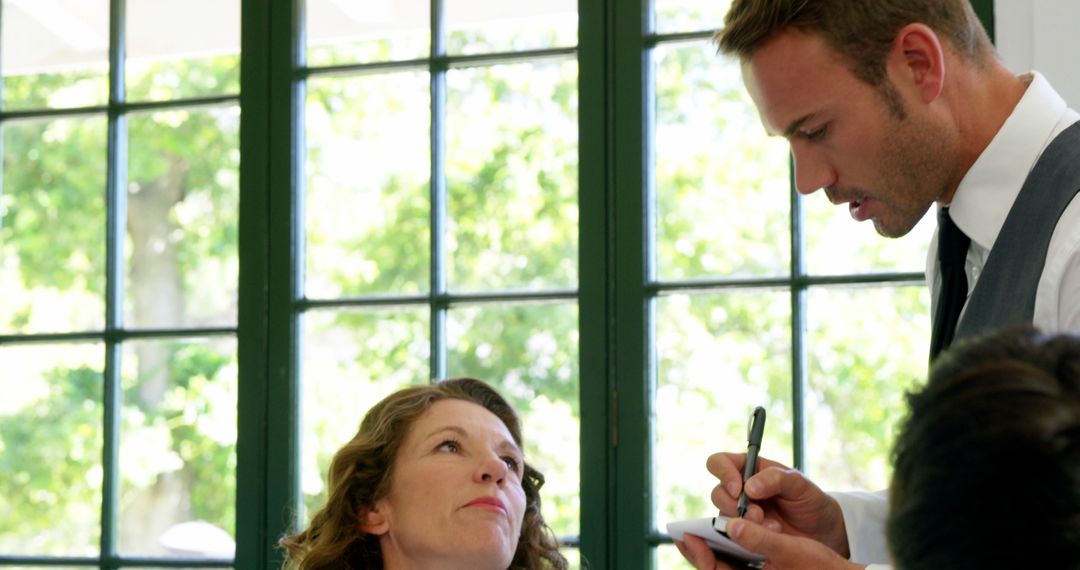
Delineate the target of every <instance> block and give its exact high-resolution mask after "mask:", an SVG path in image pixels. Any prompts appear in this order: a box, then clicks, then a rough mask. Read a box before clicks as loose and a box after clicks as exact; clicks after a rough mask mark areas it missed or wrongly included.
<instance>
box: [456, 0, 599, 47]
mask: <svg viewBox="0 0 1080 570" xmlns="http://www.w3.org/2000/svg"><path fill="white" fill-rule="evenodd" d="M444 6H445V9H446V32H447V41H446V51H447V53H450V54H476V53H490V52H499V51H524V50H530V49H543V48H551V47H568V46H575V45H577V29H578V22H577V2H575V1H574V0H546V1H544V2H504V1H502V0H451V1H449V2H445V3H444Z"/></svg>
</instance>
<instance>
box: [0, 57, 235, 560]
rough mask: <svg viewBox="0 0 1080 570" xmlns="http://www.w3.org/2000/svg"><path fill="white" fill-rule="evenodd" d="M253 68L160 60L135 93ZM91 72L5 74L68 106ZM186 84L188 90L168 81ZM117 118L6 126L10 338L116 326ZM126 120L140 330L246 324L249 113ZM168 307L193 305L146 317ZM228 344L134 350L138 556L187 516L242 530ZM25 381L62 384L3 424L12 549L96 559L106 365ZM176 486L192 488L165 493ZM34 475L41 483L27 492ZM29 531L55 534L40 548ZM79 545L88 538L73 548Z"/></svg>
mask: <svg viewBox="0 0 1080 570" xmlns="http://www.w3.org/2000/svg"><path fill="white" fill-rule="evenodd" d="M237 63H238V60H237V58H236V57H231V58H219V59H216V60H213V61H210V62H206V61H186V62H171V63H168V64H161V66H160V68H159V69H155V67H154V66H153V65H150V66H148V67H145V68H144V70H143V71H145V73H144V74H143V75H140V77H139V78H137V80H133V81H132V82H131V83H130V84H129V86H128V87H129V94H131V95H132V96H138V97H143V96H145V97H158V98H165V97H169V96H177V95H191V94H196V93H200V94H204V93H205V92H206V90H207V89H212V88H213V86H215V85H216V86H219V87H221V86H224V87H225V88H228V89H231V90H235V89H236V78H237ZM87 81H91V79H85V78H80V77H78V76H75V77H73V76H71V75H70V74H52V75H38V76H21V77H20V76H14V77H5V98H6V99H10V98H12V97H16V96H17V97H19V98H20V101H19V103H20V104H21V105H16V106H27V107H30V106H36V107H48V106H55V105H59V104H62V103H61V102H62V101H65V100H67V99H70V91H71V90H78V89H83V88H84V87H85V85H84V84H85V83H86V82H87ZM184 82H187V83H186V85H187V86H188V87H184V88H180V89H174V90H172V91H167V90H166V89H165V87H166V86H167V85H168V84H174V85H179V84H182V83H184ZM105 125H106V123H105V121H104V118H103V117H89V118H68V119H56V120H32V121H20V122H13V123H9V124H6V125H5V127H4V145H3V151H4V186H3V189H4V193H3V196H2V197H0V199H2V202H0V205H2V209H0V214H2V215H3V218H2V222H0V244H3V245H0V261H4V262H5V263H0V266H2V267H4V268H5V269H6V270H7V271H8V273H7V274H6V275H7V276H8V277H7V279H8V280H7V281H4V280H0V287H6V288H7V289H5V293H6V295H7V296H8V298H11V299H14V305H15V306H16V307H19V310H18V311H15V312H14V313H8V314H5V313H4V312H3V311H0V319H4V320H6V322H0V330H4V331H12V332H39V331H41V330H42V329H43V328H44V329H45V330H47V331H48V332H66V331H69V330H86V329H90V330H100V328H101V327H102V326H103V324H104V320H103V318H102V316H103V314H104V301H103V297H104V293H105V277H104V276H105V273H106V270H105V231H106V228H105V208H106V203H107V198H106V187H105V164H106V155H105V136H106V128H105ZM126 125H127V130H126V132H124V133H122V134H124V135H126V136H127V137H128V138H127V141H128V149H129V155H128V157H129V162H128V164H127V172H128V173H129V180H128V186H127V187H126V190H127V191H128V204H127V206H128V207H127V213H128V219H127V229H128V234H127V237H128V240H127V243H126V246H127V253H128V256H127V263H126V265H127V270H128V279H127V280H126V286H127V292H126V297H127V298H128V301H129V306H128V308H127V321H128V322H127V324H128V326H136V327H138V326H158V327H176V326H187V325H190V324H192V323H204V324H206V323H213V324H230V323H235V322H236V312H235V311H236V290H235V283H236V276H235V273H236V259H237V251H236V243H237V212H238V208H237V199H238V195H237V167H238V164H239V155H238V148H237V141H236V131H237V128H238V113H237V112H236V110H235V108H232V109H229V108H224V109H221V108H208V109H171V110H161V111H155V112H152V113H149V114H136V115H129V116H128V117H127V121H126ZM148 199H149V201H150V202H148ZM148 203H153V206H154V207H153V208H149V207H147V204H148ZM144 228H146V232H144ZM148 264H153V265H148ZM11 275H14V278H12V277H11ZM163 275H164V276H166V278H168V277H169V276H175V280H176V281H177V283H176V284H175V286H163V285H167V283H163V277H162V276H163ZM230 284H231V286H230ZM49 291H55V296H56V297H57V298H61V299H62V298H66V297H72V296H74V298H76V299H77V300H83V299H87V298H88V299H90V302H91V303H92V306H95V307H96V309H95V310H94V311H92V312H93V313H96V315H95V316H94V317H92V318H89V319H86V320H85V321H75V322H72V321H71V319H70V317H67V320H65V317H64V316H63V315H60V317H59V318H49V317H47V315H52V314H55V313H61V312H63V307H64V305H63V304H61V308H59V309H58V308H57V307H53V306H48V305H45V304H43V303H40V302H36V300H38V299H40V298H41V296H42V295H44V294H46V292H49ZM140 299H147V300H148V301H147V302H145V303H142V302H140ZM70 304H71V305H76V304H78V303H77V302H72V303H70ZM154 306H165V307H179V310H178V311H177V312H176V314H177V315H179V316H178V317H177V318H176V319H173V320H170V321H168V322H155V318H156V317H154V316H151V315H149V314H148V313H149V311H148V309H146V307H154ZM43 315H46V316H43ZM34 322H41V323H45V324H44V325H42V326H36V325H34V324H33V323H34ZM226 344H227V346H226V347H225V348H224V349H223V348H221V347H218V346H215V345H214V344H211V343H206V342H190V343H160V342H158V343H152V342H134V343H131V344H129V345H126V348H128V349H129V350H126V351H125V352H124V358H125V362H124V364H123V366H124V372H123V376H124V379H125V380H124V382H125V390H124V396H123V399H122V402H123V405H122V408H121V409H120V410H119V411H118V413H119V414H120V418H121V424H122V426H123V427H122V433H121V437H120V441H119V444H120V464H121V466H122V467H121V472H120V478H121V479H120V481H121V497H120V501H121V505H120V507H121V509H120V521H119V522H120V548H121V550H122V551H123V552H126V553H140V554H162V553H164V552H162V551H161V549H160V546H159V545H158V544H157V543H156V536H157V534H158V533H160V531H161V530H163V528H165V527H167V526H168V525H169V524H172V523H175V522H182V521H183V520H188V519H202V520H206V521H208V522H210V523H212V524H215V525H217V526H219V527H222V528H225V529H227V530H229V531H230V532H231V531H232V529H234V527H235V487H236V481H235V438H236V421H235V417H236V394H235V391H236V368H235V358H236V357H235V343H232V344H231V345H229V343H226ZM223 350H224V352H223ZM24 380H25V381H26V382H28V383H29V384H30V385H31V386H33V385H38V384H44V385H47V386H48V387H49V390H50V392H49V395H48V396H47V397H46V398H42V399H41V400H38V401H36V403H34V404H31V405H27V406H25V407H23V408H21V409H18V410H13V411H11V412H10V413H7V414H4V415H2V416H0V424H2V425H3V429H2V430H0V461H2V462H7V461H14V462H18V464H19V465H20V467H18V468H13V469H12V470H11V471H8V470H6V469H5V472H11V473H16V472H19V473H23V475H20V476H18V477H13V478H4V481H3V482H0V487H7V488H6V489H3V490H2V491H0V492H2V493H3V495H4V496H5V497H10V498H11V499H10V503H9V504H10V506H11V509H0V511H2V512H0V516H9V517H11V518H12V520H15V519H17V520H18V521H19V522H18V523H17V524H14V523H13V524H2V523H0V528H2V529H9V530H3V531H0V541H5V540H6V539H8V538H10V537H18V538H17V539H16V540H15V541H16V544H15V545H13V546H12V548H11V549H8V550H7V551H8V552H12V553H37V554H43V553H50V554H56V553H61V554H67V553H78V554H93V553H94V552H96V549H97V546H98V544H97V539H96V538H95V537H96V536H97V533H98V532H99V528H100V505H101V495H100V493H101V469H102V467H101V453H102V431H101V425H102V417H101V414H102V410H103V405H104V403H103V400H102V379H101V374H100V372H91V371H90V370H89V369H87V368H85V367H70V366H67V365H63V364H59V363H58V364H57V365H56V366H55V367H54V368H52V370H51V371H49V372H48V373H47V374H44V375H42V376H39V377H30V378H26V379H24ZM91 426H92V427H91ZM49 453H53V454H55V453H59V454H60V456H59V457H46V456H45V455H46V454H49ZM148 458H165V459H166V460H163V461H160V462H153V461H149V460H147V459H148ZM95 474H96V475H95ZM27 478H29V479H27ZM166 479H168V480H171V481H174V482H175V483H173V484H170V485H163V481H165V480H166ZM80 481H81V484H80V483H79V482H80ZM27 485H29V488H31V489H38V490H39V491H37V492H34V493H23V492H21V490H25V489H26V488H28V487H27ZM163 494H164V495H163ZM162 496H168V497H171V500H172V503H171V504H172V505H173V506H172V507H171V508H168V509H164V510H163V509H161V508H158V507H154V504H164V503H167V502H168V501H167V500H166V501H162V500H161V497H162ZM35 501H37V502H40V501H48V503H49V508H48V509H41V508H37V507H38V506H39V505H37V504H36V503H35ZM177 505H178V506H177ZM170 510H171V512H169V511H170ZM16 529H17V531H16ZM13 532H17V535H12V534H11V533H13ZM88 532H90V533H92V534H93V537H90V538H87V536H86V535H87V533H88ZM26 537H41V538H40V540H41V541H44V542H43V543H42V544H38V545H35V544H34V543H33V542H27V541H26V540H25V539H26ZM68 543H74V544H81V545H84V548H83V549H82V550H79V551H78V552H72V550H71V546H70V544H68Z"/></svg>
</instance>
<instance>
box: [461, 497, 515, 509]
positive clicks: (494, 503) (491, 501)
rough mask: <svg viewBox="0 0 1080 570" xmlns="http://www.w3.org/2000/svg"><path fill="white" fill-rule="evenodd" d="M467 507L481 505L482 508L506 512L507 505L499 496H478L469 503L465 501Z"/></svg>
mask: <svg viewBox="0 0 1080 570" xmlns="http://www.w3.org/2000/svg"><path fill="white" fill-rule="evenodd" d="M465 506H466V507H480V508H482V509H492V510H499V511H503V512H506V505H504V504H503V502H502V501H500V500H499V498H498V497H477V498H475V499H473V500H471V501H469V502H468V503H465Z"/></svg>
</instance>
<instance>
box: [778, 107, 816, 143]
mask: <svg viewBox="0 0 1080 570" xmlns="http://www.w3.org/2000/svg"><path fill="white" fill-rule="evenodd" d="M813 118H814V113H810V114H809V115H803V116H802V117H799V118H798V119H795V120H794V121H792V122H791V124H790V125H788V128H786V129H784V133H783V137H784V138H785V139H787V138H791V135H793V134H795V131H797V130H799V127H801V126H803V123H805V122H806V121H809V120H810V119H813Z"/></svg>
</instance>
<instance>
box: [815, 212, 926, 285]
mask: <svg viewBox="0 0 1080 570" xmlns="http://www.w3.org/2000/svg"><path fill="white" fill-rule="evenodd" d="M818 194H821V195H817V194H815V195H812V196H809V197H808V198H804V199H803V206H804V208H805V212H806V265H807V269H808V270H809V272H810V273H813V274H817V275H823V274H824V275H837V274H844V273H871V272H892V271H896V272H916V273H920V272H922V271H925V270H926V251H927V249H928V248H929V247H930V238H931V236H933V235H934V227H935V224H936V220H935V217H934V215H933V212H934V211H935V209H934V208H933V207H931V208H930V212H931V213H930V214H929V215H926V216H923V219H922V220H921V221H920V222H919V223H918V225H916V226H915V228H914V229H912V230H911V233H910V234H908V235H906V236H904V237H902V238H899V239H889V238H883V237H881V236H880V235H878V234H877V232H876V231H874V224H873V223H872V222H869V221H867V222H864V223H858V222H856V221H855V220H853V219H851V215H850V214H848V208H847V204H842V205H839V206H836V205H833V204H832V203H831V202H829V200H828V199H826V198H825V196H824V194H823V193H820V192H819V193H818Z"/></svg>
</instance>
